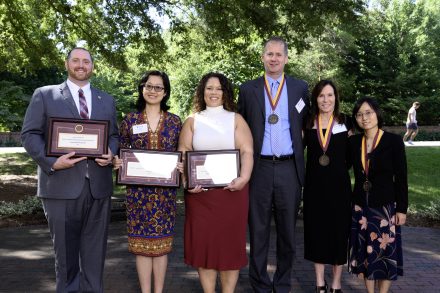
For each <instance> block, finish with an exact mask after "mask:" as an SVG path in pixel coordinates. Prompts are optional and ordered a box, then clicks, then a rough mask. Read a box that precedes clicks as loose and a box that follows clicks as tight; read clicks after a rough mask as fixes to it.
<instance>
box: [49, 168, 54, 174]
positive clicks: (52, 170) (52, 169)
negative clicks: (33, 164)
mask: <svg viewBox="0 0 440 293" xmlns="http://www.w3.org/2000/svg"><path fill="white" fill-rule="evenodd" d="M54 173H55V169H54V168H53V167H50V171H49V175H53V174H54Z"/></svg>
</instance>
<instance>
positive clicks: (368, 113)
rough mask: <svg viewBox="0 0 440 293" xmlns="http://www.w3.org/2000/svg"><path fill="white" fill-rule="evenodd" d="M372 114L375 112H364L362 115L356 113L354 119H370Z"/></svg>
mask: <svg viewBox="0 0 440 293" xmlns="http://www.w3.org/2000/svg"><path fill="white" fill-rule="evenodd" d="M374 113H376V112H374V111H366V112H364V113H361V112H358V113H356V119H362V118H363V117H365V118H370V117H371V115H373V114H374Z"/></svg>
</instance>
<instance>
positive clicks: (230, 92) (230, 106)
mask: <svg viewBox="0 0 440 293" xmlns="http://www.w3.org/2000/svg"><path fill="white" fill-rule="evenodd" d="M212 77H215V78H218V79H219V81H220V85H221V86H222V91H223V96H222V99H223V108H224V109H225V110H227V111H232V112H235V111H236V109H237V105H236V104H235V102H234V88H233V87H232V83H231V82H230V81H229V80H228V78H227V77H226V76H225V75H223V74H222V73H218V72H209V73H207V74H205V75H204V76H202V79H201V80H200V81H199V84H198V85H197V89H196V92H195V95H194V102H193V103H194V112H196V113H197V112H201V111H203V110H205V109H206V102H205V87H206V84H207V83H208V80H209V79H210V78H212Z"/></svg>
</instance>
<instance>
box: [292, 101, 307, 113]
mask: <svg viewBox="0 0 440 293" xmlns="http://www.w3.org/2000/svg"><path fill="white" fill-rule="evenodd" d="M305 105H306V104H305V103H304V101H303V99H302V98H301V99H299V101H298V103H296V106H295V108H296V110H297V111H298V113H301V111H302V109H304V106H305Z"/></svg>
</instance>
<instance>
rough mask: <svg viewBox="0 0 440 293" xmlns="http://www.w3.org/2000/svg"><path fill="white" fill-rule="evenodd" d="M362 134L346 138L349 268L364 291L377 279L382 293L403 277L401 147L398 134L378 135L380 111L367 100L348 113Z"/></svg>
mask: <svg viewBox="0 0 440 293" xmlns="http://www.w3.org/2000/svg"><path fill="white" fill-rule="evenodd" d="M353 118H355V119H356V127H357V128H358V129H359V130H361V131H362V132H363V133H362V134H359V135H354V136H352V137H350V139H349V144H350V145H349V147H350V152H351V156H352V160H353V169H354V176H355V184H354V190H353V202H354V205H353V210H352V226H351V237H350V256H349V258H350V260H349V270H350V272H351V273H353V274H356V275H359V276H361V277H363V278H364V279H365V285H366V287H367V290H368V292H369V293H373V292H374V286H375V283H376V281H377V283H378V287H379V292H380V293H385V292H388V290H389V288H390V286H391V281H392V280H396V279H397V276H402V275H403V267H402V266H403V261H402V242H401V234H400V230H401V229H400V226H401V225H403V224H405V221H406V212H407V209H408V180H407V168H406V156H405V146H404V144H403V141H402V138H401V137H400V136H398V135H395V134H392V133H389V132H386V131H383V130H382V129H381V127H382V124H383V118H382V113H381V110H380V108H379V105H378V104H377V102H376V101H375V100H373V99H371V98H367V97H366V98H361V99H359V100H358V101H357V102H356V104H355V106H354V109H353Z"/></svg>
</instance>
